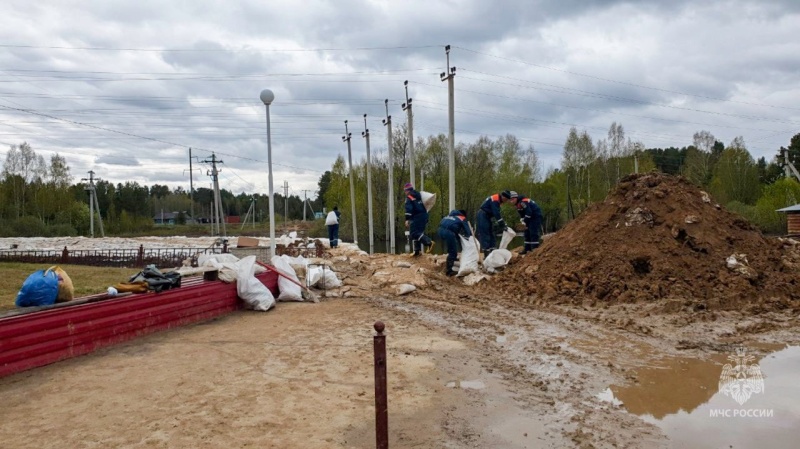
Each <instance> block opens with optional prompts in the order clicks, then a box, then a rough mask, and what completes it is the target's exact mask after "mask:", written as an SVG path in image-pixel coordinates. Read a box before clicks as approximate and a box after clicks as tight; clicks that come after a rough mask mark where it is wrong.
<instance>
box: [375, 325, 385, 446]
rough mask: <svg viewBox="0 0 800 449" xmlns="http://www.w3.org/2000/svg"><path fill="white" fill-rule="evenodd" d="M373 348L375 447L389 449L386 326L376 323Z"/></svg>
mask: <svg viewBox="0 0 800 449" xmlns="http://www.w3.org/2000/svg"><path fill="white" fill-rule="evenodd" d="M373 327H374V328H375V332H377V333H376V334H375V336H374V337H372V346H373V352H374V360H375V361H374V363H375V447H376V448H377V449H388V448H389V400H388V398H387V391H386V390H387V388H386V335H384V334H383V330H384V329H385V327H386V326H385V325H384V324H383V323H382V322H380V321H376V322H375V324H374V325H373Z"/></svg>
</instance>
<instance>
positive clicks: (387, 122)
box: [383, 99, 395, 254]
mask: <svg viewBox="0 0 800 449" xmlns="http://www.w3.org/2000/svg"><path fill="white" fill-rule="evenodd" d="M383 104H384V105H385V106H386V119H385V120H384V121H383V124H384V125H385V126H386V135H387V136H388V146H387V147H386V155H387V157H388V159H389V200H388V201H387V202H386V204H388V205H389V252H390V253H391V254H394V251H395V247H394V226H395V223H394V157H393V155H392V153H393V152H392V116H391V115H389V100H388V99H386V100H384V101H383Z"/></svg>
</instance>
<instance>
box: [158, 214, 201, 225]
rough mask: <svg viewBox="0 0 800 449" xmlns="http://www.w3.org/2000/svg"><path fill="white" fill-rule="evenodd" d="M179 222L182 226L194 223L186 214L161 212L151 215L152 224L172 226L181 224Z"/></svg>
mask: <svg viewBox="0 0 800 449" xmlns="http://www.w3.org/2000/svg"><path fill="white" fill-rule="evenodd" d="M181 215H183V217H181ZM181 221H183V224H191V223H194V220H192V217H190V216H189V214H187V213H186V212H161V213H158V214H155V215H153V223H154V224H156V225H169V226H174V225H176V224H181V223H180V222H181Z"/></svg>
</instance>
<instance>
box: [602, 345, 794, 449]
mask: <svg viewBox="0 0 800 449" xmlns="http://www.w3.org/2000/svg"><path fill="white" fill-rule="evenodd" d="M743 349H744V351H743V352H735V351H734V352H732V353H731V354H719V355H715V356H713V357H711V358H710V360H698V359H666V360H661V361H657V362H655V363H654V365H653V366H649V367H645V368H639V369H637V370H636V374H635V375H634V376H633V377H632V378H631V380H630V382H629V384H627V385H624V386H616V385H612V386H611V387H610V388H609V389H607V390H605V391H602V392H600V393H599V394H598V398H600V399H601V400H603V401H605V402H608V403H611V404H614V405H618V406H621V407H623V408H625V409H626V410H627V411H628V412H630V413H633V414H636V415H639V416H640V417H641V418H642V419H644V420H645V421H647V422H649V423H652V424H654V425H656V426H658V427H659V428H661V430H662V431H663V432H664V434H666V435H667V437H668V438H669V439H670V441H671V444H672V446H673V447H681V448H683V447H686V448H720V447H724V448H749V447H758V448H759V449H768V448H789V447H797V438H798V437H799V436H800V382H797V379H798V375H799V374H800V346H792V347H785V348H783V349H780V350H777V351H775V352H771V353H768V354H767V355H763V354H764V352H763V351H759V355H752V354H751V353H750V351H748V348H743ZM751 349H752V348H751Z"/></svg>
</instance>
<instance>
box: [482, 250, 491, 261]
mask: <svg viewBox="0 0 800 449" xmlns="http://www.w3.org/2000/svg"><path fill="white" fill-rule="evenodd" d="M489 254H492V250H490V249H485V250H483V258H484V259H486V258H487V257H489Z"/></svg>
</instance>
